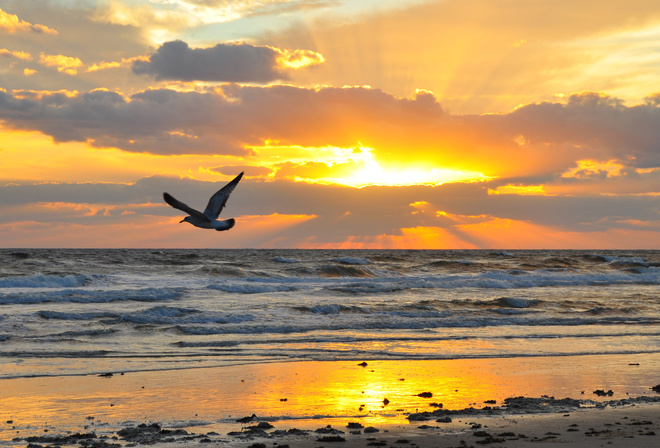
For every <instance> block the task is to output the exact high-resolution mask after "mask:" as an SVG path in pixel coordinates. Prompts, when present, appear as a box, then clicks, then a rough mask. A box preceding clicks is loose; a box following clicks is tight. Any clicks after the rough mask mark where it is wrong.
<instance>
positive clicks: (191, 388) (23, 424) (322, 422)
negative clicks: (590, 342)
mask: <svg viewBox="0 0 660 448" xmlns="http://www.w3.org/2000/svg"><path fill="white" fill-rule="evenodd" d="M365 364H366V365H365ZM659 371H660V356H658V355H604V356H598V355H591V356H582V357H579V356H578V357H565V358H557V357H538V358H525V359H475V360H442V361H378V360H370V361H364V362H362V363H357V362H350V361H338V362H287V363H281V362H280V363H267V364H254V365H242V366H231V367H217V368H200V369H185V370H169V371H152V372H132V373H130V372H127V373H123V372H107V373H105V374H101V375H86V376H58V377H39V378H19V379H5V380H1V381H0V390H1V391H2V392H1V394H0V418H1V420H0V421H1V422H2V424H1V425H0V435H1V439H2V445H3V446H12V447H14V446H15V447H25V446H28V445H32V446H33V447H34V446H36V445H41V446H61V445H69V444H77V443H81V444H83V441H84V445H85V446H89V444H90V443H93V444H96V445H95V446H98V447H102V446H104V445H103V444H105V443H107V444H110V443H112V444H119V445H120V446H134V445H135V444H158V445H160V444H162V445H171V444H174V445H175V446H196V445H198V444H199V443H204V442H206V443H211V444H214V445H218V446H237V447H248V446H255V447H256V446H261V445H255V444H260V443H263V444H265V446H280V447H281V446H286V445H288V446H290V447H307V446H314V447H320V446H337V445H340V444H341V446H356V447H357V446H419V447H434V446H437V447H459V446H481V445H484V444H488V445H492V446H514V447H515V446H528V445H529V444H532V443H533V446H556V444H557V443H561V444H562V445H563V446H604V445H607V446H639V447H645V446H648V447H650V446H657V444H658V443H660V394H658V393H656V392H655V391H654V390H652V389H651V388H652V387H653V386H656V385H657V384H658V383H660V378H659V377H658V373H657V372H659ZM610 391H611V392H610ZM522 397H524V398H522ZM252 414H255V415H256V418H255V419H254V420H253V421H251V422H249V423H248V424H247V425H243V424H240V423H238V422H237V421H236V420H238V419H239V418H241V417H244V416H250V415H252ZM267 423H268V424H267ZM349 424H350V425H349ZM270 425H272V426H270ZM371 431H373V432H371ZM76 434H77V435H76ZM76 437H78V439H76Z"/></svg>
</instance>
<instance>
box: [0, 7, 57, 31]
mask: <svg viewBox="0 0 660 448" xmlns="http://www.w3.org/2000/svg"><path fill="white" fill-rule="evenodd" d="M3 31H4V32H7V33H12V34H13V33H19V32H28V33H43V34H52V35H57V34H58V32H57V30H54V29H52V28H48V27H47V26H46V25H39V24H32V23H30V22H26V21H24V20H21V19H19V18H18V16H17V15H15V14H10V13H8V12H6V11H3V10H2V9H0V32H3Z"/></svg>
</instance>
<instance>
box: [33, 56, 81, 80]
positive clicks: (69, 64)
mask: <svg viewBox="0 0 660 448" xmlns="http://www.w3.org/2000/svg"><path fill="white" fill-rule="evenodd" d="M39 62H40V63H42V64H43V65H45V66H46V67H56V68H57V71H58V72H63V73H66V74H68V75H76V74H78V69H79V68H80V67H82V66H83V62H82V61H81V60H80V59H78V58H75V57H71V56H64V55H61V54H45V53H43V52H42V53H41V55H40V56H39Z"/></svg>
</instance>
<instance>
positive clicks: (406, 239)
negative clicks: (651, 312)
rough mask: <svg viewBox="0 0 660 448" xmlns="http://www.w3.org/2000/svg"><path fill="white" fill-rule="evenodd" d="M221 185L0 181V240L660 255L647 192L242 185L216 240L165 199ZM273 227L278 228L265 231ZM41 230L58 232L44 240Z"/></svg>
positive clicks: (158, 180) (656, 217)
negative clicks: (628, 250)
mask: <svg viewBox="0 0 660 448" xmlns="http://www.w3.org/2000/svg"><path fill="white" fill-rule="evenodd" d="M223 184H224V182H217V183H211V182H200V181H195V180H192V179H179V178H165V177H149V178H144V179H141V180H139V181H137V182H135V183H132V184H112V183H66V184H58V183H50V184H31V183H18V184H13V185H4V186H0V233H3V232H5V231H9V230H7V229H13V233H12V234H14V235H16V237H17V238H18V236H21V238H23V240H21V241H23V242H25V243H26V244H27V245H30V243H29V241H30V239H29V238H31V237H32V238H34V240H33V241H42V242H44V243H48V244H49V245H52V244H56V243H58V242H61V241H65V242H66V245H72V246H77V244H76V242H75V241H73V242H72V240H70V239H67V238H70V237H72V236H73V234H77V235H78V236H79V237H80V239H79V241H81V242H83V241H87V242H86V243H84V244H89V241H90V240H89V239H88V238H82V236H89V235H93V234H97V233H99V232H100V231H101V230H105V231H106V232H107V238H105V239H103V241H106V242H108V244H111V243H110V242H113V241H114V242H115V244H117V245H120V244H121V241H122V239H121V235H122V234H123V235H125V234H126V233H127V228H130V229H131V231H130V233H131V235H132V237H134V238H135V240H133V241H132V243H133V242H134V243H135V244H136V245H137V246H141V245H142V243H140V240H143V241H144V242H145V243H144V244H146V245H148V244H147V243H148V242H151V243H152V244H153V242H154V241H158V242H159V245H160V246H159V247H168V246H169V245H171V244H175V245H180V246H182V247H183V246H186V245H187V246H188V247H202V246H204V245H205V244H206V245H208V244H218V245H219V246H222V247H424V245H425V247H427V248H429V247H436V248H441V247H454V248H475V247H482V248H487V247H500V248H501V247H509V248H516V247H541V246H543V245H545V246H543V247H546V248H547V247H564V248H565V247H572V248H577V247H585V248H586V247H601V248H603V247H626V246H630V245H633V246H634V245H639V246H640V247H641V246H642V245H643V246H644V247H647V248H660V232H658V227H657V223H658V222H659V221H660V214H659V213H660V211H659V210H658V207H657V197H652V196H627V197H616V196H590V197H560V196H553V197H543V196H534V197H530V196H521V195H515V194H505V195H489V194H488V189H489V188H492V187H494V185H492V184H489V183H485V184H483V185H482V184H448V185H443V186H437V187H431V186H411V187H365V188H361V189H354V188H348V187H341V186H337V185H318V184H305V183H295V182H288V181H275V182H259V181H254V180H251V179H244V180H243V181H242V182H241V184H240V186H239V188H237V189H236V191H235V192H234V193H233V194H232V197H231V199H230V201H229V203H228V204H227V208H226V209H225V211H224V212H223V215H224V216H227V217H229V216H231V217H235V218H236V219H237V220H238V224H237V226H236V230H237V231H238V230H239V229H240V232H239V233H236V234H232V235H234V236H232V237H231V238H229V239H227V238H222V239H216V240H214V241H216V243H209V241H208V234H205V233H204V232H199V231H189V230H190V229H188V228H187V227H185V226H183V225H179V224H177V222H178V220H180V214H181V213H180V212H179V211H177V210H174V209H172V208H171V207H168V206H167V205H166V204H165V203H164V202H162V199H161V195H162V192H163V191H169V192H171V193H172V194H174V195H175V196H176V197H177V198H179V199H181V200H183V201H185V202H186V203H188V204H190V205H191V206H193V207H197V208H203V206H204V205H205V202H206V200H205V199H203V198H206V197H208V195H209V192H213V191H216V190H217V188H218V187H219V186H221V185H223ZM29 223H32V224H29ZM36 223H39V225H37V224H36ZM271 223H272V224H273V225H275V226H276V227H275V228H273V229H269V225H270V224H271ZM47 229H52V230H53V233H51V234H50V240H49V241H44V240H42V239H41V238H42V237H41V236H40V235H42V234H43V232H44V231H47ZM154 229H157V230H154ZM248 230H249V231H248ZM70 232H73V233H70ZM170 235H175V236H176V238H175V239H174V240H172V241H174V243H173V242H172V241H170V242H169V243H168V239H167V236H170ZM2 241H11V242H12V243H15V242H16V239H2ZM95 241H98V240H95ZM642 242H643V244H642ZM80 244H83V243H80ZM124 247H125V246H124ZM152 247H155V246H152Z"/></svg>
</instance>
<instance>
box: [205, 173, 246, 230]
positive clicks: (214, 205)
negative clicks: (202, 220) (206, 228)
mask: <svg viewBox="0 0 660 448" xmlns="http://www.w3.org/2000/svg"><path fill="white" fill-rule="evenodd" d="M242 177H243V173H241V174H239V175H238V176H236V177H235V178H234V180H232V181H231V182H229V183H228V184H227V185H225V186H224V187H222V188H221V189H220V190H219V191H217V192H216V193H215V194H214V195H213V196H211V199H209V204H208V205H207V206H206V209H205V210H204V214H205V215H206V217H207V218H209V219H218V216H220V212H221V211H222V209H223V208H225V204H226V203H227V199H229V195H230V194H231V192H232V191H234V188H236V185H238V182H239V181H240V180H241V178H242Z"/></svg>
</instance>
